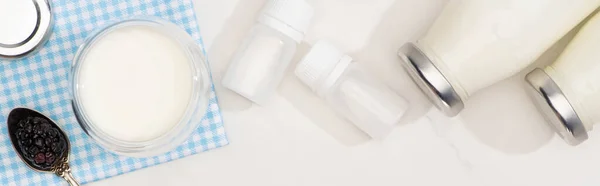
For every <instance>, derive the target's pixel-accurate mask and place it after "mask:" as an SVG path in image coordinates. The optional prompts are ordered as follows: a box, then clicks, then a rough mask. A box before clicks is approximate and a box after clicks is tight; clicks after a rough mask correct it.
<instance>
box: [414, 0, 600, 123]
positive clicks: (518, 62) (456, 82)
mask: <svg viewBox="0 0 600 186" xmlns="http://www.w3.org/2000/svg"><path fill="white" fill-rule="evenodd" d="M598 6H600V0H586V1H565V0H527V1H523V0H485V1H481V0H455V1H450V2H448V4H447V5H446V7H445V9H444V11H443V12H442V13H441V15H440V16H439V18H438V19H437V20H436V22H435V23H434V24H433V25H432V27H431V28H430V29H429V31H428V33H427V34H426V35H425V36H424V37H423V38H421V39H420V40H418V42H417V44H416V47H417V48H418V49H419V50H420V51H421V52H422V53H423V55H425V56H426V58H428V60H430V61H431V62H429V63H432V64H433V66H434V67H433V68H424V67H423V66H417V67H416V68H417V69H418V70H423V71H424V73H423V74H421V75H418V74H415V75H413V76H412V77H413V78H414V79H416V82H417V83H419V82H420V81H424V82H426V83H430V84H429V85H420V87H421V88H422V89H424V90H425V91H426V92H428V93H429V94H428V96H430V97H431V99H432V100H433V101H434V103H435V102H436V101H438V100H443V101H442V102H443V103H439V104H438V103H436V106H438V108H440V109H442V110H443V111H444V112H446V114H447V115H449V116H453V115H456V114H458V113H459V112H460V110H461V109H462V107H463V102H465V101H466V100H467V99H468V97H469V96H470V95H472V94H474V93H475V92H477V91H479V90H481V89H483V88H485V87H488V86H490V85H492V84H494V83H496V82H499V81H501V80H503V79H506V78H508V77H510V76H512V75H514V74H516V73H517V72H519V71H521V70H522V69H523V68H525V67H527V66H528V65H529V64H530V63H532V62H534V61H535V60H536V59H537V58H538V57H539V56H540V55H541V54H542V53H543V52H544V51H546V50H547V49H548V48H549V47H550V46H552V45H553V44H554V43H555V42H556V41H558V40H559V39H560V38H562V37H563V36H564V35H565V34H566V33H567V32H569V31H570V30H571V29H572V28H573V27H575V26H576V25H577V24H579V23H580V22H581V21H582V20H583V19H584V18H585V17H586V16H588V15H589V14H590V13H592V12H593V11H594V10H595V9H596V8H597V7H598ZM407 55H409V56H408V58H410V60H421V59H422V57H414V56H410V54H407ZM405 61H406V60H405ZM421 61H423V60H421ZM413 62H414V61H413ZM434 71H435V72H434ZM428 73H429V74H428ZM431 73H434V74H433V75H431ZM413 74H414V73H413ZM439 74H441V75H439ZM434 75H437V76H436V77H433V76H434ZM419 76H421V77H419ZM423 76H425V77H423ZM423 79H425V80H423ZM446 82H447V83H446ZM444 83H445V84H444ZM421 84H423V83H421ZM446 84H449V85H446ZM429 87H434V90H428V88H429ZM448 98H452V99H448ZM447 107H449V108H447Z"/></svg>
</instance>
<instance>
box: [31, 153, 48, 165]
mask: <svg viewBox="0 0 600 186" xmlns="http://www.w3.org/2000/svg"><path fill="white" fill-rule="evenodd" d="M33 160H34V161H35V163H37V164H42V163H46V156H45V155H44V153H41V152H40V153H38V154H37V155H35V158H34V159H33Z"/></svg>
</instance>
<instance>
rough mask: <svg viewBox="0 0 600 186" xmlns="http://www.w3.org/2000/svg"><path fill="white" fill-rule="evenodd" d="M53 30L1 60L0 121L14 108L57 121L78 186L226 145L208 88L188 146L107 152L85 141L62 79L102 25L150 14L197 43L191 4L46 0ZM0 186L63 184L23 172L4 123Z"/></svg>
mask: <svg viewBox="0 0 600 186" xmlns="http://www.w3.org/2000/svg"><path fill="white" fill-rule="evenodd" d="M50 3H51V7H52V10H53V13H54V20H55V22H54V30H53V33H52V36H51V37H50V40H49V41H48V43H46V44H45V45H44V47H43V48H42V49H41V50H40V51H39V52H38V53H36V54H34V55H33V56H30V57H27V58H25V59H20V60H15V61H1V60H0V110H1V111H2V113H1V115H0V121H6V116H7V115H8V113H9V112H10V110H11V109H12V108H14V107H18V106H24V107H29V108H33V109H36V110H38V111H41V112H42V113H44V114H46V115H48V116H49V117H51V118H52V119H53V120H55V121H57V122H58V123H59V125H61V127H62V128H63V129H64V130H66V133H67V135H68V136H69V139H70V142H71V146H72V149H71V168H72V170H73V174H74V176H75V178H76V179H77V180H78V181H79V182H80V183H82V184H83V183H89V182H93V181H97V180H101V179H105V178H109V177H112V176H116V175H119V174H123V173H126V172H131V171H134V170H137V169H141V168H144V167H148V166H152V165H156V164H159V163H163V162H168V161H171V160H174V159H179V158H182V157H185V156H188V155H191V154H195V153H198V152H202V151H206V150H209V149H213V148H217V147H221V146H224V145H227V144H228V141H227V137H226V135H225V129H224V127H223V120H222V119H221V113H220V111H219V106H218V105H217V98H216V96H215V93H214V90H213V91H212V93H211V98H210V105H209V109H208V112H207V114H206V116H205V119H204V120H203V121H202V124H201V125H200V127H199V128H198V131H197V132H196V133H195V134H193V135H192V136H191V137H190V138H189V139H188V141H187V142H185V143H184V144H182V145H181V146H179V147H178V148H177V149H176V150H174V151H172V152H169V153H167V154H164V155H160V156H156V157H152V158H143V159H139V158H127V157H122V156H117V155H114V154H111V153H109V152H107V151H105V150H103V149H102V148H100V147H99V146H98V145H96V144H94V142H93V141H92V140H91V139H90V138H89V137H88V136H86V134H85V133H84V132H83V131H82V130H81V128H80V126H79V125H78V124H77V122H76V119H75V117H74V116H73V111H72V109H71V103H70V93H69V86H68V84H69V83H68V75H69V72H70V67H71V59H72V58H73V56H74V54H75V52H76V51H77V47H78V46H79V45H80V44H82V42H83V41H84V39H85V38H86V37H87V36H88V34H89V33H90V32H92V31H94V30H95V29H98V28H100V27H101V26H102V25H105V24H107V23H110V22H112V21H116V20H121V19H125V18H128V17H132V16H143V15H151V16H156V17H160V18H163V19H166V20H169V21H172V22H174V23H176V24H178V25H179V26H181V27H182V28H185V30H186V31H187V32H188V33H189V34H190V35H191V36H192V37H193V38H195V39H197V40H198V43H199V44H200V45H202V40H201V37H200V31H199V29H198V24H197V22H196V17H195V14H194V9H193V7H192V2H191V1H190V0H127V1H126V0H79V1H72V0H50ZM0 161H1V162H0V185H65V184H66V182H64V181H63V180H61V178H59V177H58V176H56V175H54V174H46V173H37V172H34V171H33V170H31V169H29V168H28V167H27V166H26V165H25V164H24V163H23V162H22V161H21V160H20V159H19V157H18V156H17V154H16V153H15V151H14V150H13V148H12V146H11V143H10V139H9V135H8V131H7V127H6V124H4V123H3V124H2V125H0Z"/></svg>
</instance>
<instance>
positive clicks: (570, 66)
mask: <svg viewBox="0 0 600 186" xmlns="http://www.w3.org/2000/svg"><path fill="white" fill-rule="evenodd" d="M598 30H600V15H596V16H594V17H593V18H592V19H590V20H589V21H588V22H587V23H586V25H585V26H584V27H583V28H582V29H581V31H579V33H578V34H577V36H575V38H574V39H573V40H572V41H571V43H569V46H567V48H566V49H565V51H564V52H563V53H562V54H561V55H560V57H559V58H558V59H557V61H555V62H554V64H552V65H550V66H548V67H546V68H545V69H544V70H545V72H546V73H547V74H548V75H549V76H550V77H551V78H552V80H553V81H554V82H555V83H556V84H557V85H558V87H560V90H561V91H562V93H563V94H564V95H565V97H566V98H567V100H568V101H569V103H570V104H571V106H572V107H573V109H574V110H575V112H576V113H577V116H579V118H580V119H581V121H582V123H583V124H584V127H585V129H586V130H588V131H590V130H592V126H593V125H594V124H595V123H598V122H599V121H600V114H598V111H600V54H599V53H598V49H599V48H600V33H599V32H598Z"/></svg>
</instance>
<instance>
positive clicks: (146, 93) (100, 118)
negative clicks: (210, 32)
mask: <svg viewBox="0 0 600 186" xmlns="http://www.w3.org/2000/svg"><path fill="white" fill-rule="evenodd" d="M99 37H101V38H98V39H96V40H97V41H96V42H95V43H92V46H90V48H89V49H88V50H89V51H88V53H87V54H86V55H85V58H84V59H82V61H81V62H80V63H81V67H80V72H79V77H78V86H79V87H78V89H79V97H80V103H81V105H82V108H83V109H84V110H85V113H86V114H87V116H88V117H89V120H90V121H93V123H94V126H95V127H97V128H98V129H99V131H101V132H103V133H105V134H106V135H108V136H110V137H112V138H115V139H117V140H120V141H125V142H140V141H148V140H152V139H156V138H158V137H160V136H162V135H164V134H166V133H168V132H169V131H170V130H171V129H172V128H173V127H174V126H175V125H177V124H178V122H180V120H181V118H182V117H183V116H184V114H185V112H186V109H187V108H188V103H189V102H190V99H191V95H192V88H193V82H192V76H193V70H192V64H191V63H190V59H188V57H187V55H186V53H185V51H186V50H184V49H183V47H182V46H181V44H179V43H178V42H177V40H175V39H173V38H172V37H169V36H168V35H165V33H163V32H160V31H158V30H156V29H154V28H152V27H150V26H144V25H133V26H125V27H121V28H118V29H115V30H113V31H110V32H108V33H106V34H105V35H101V36H99Z"/></svg>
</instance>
